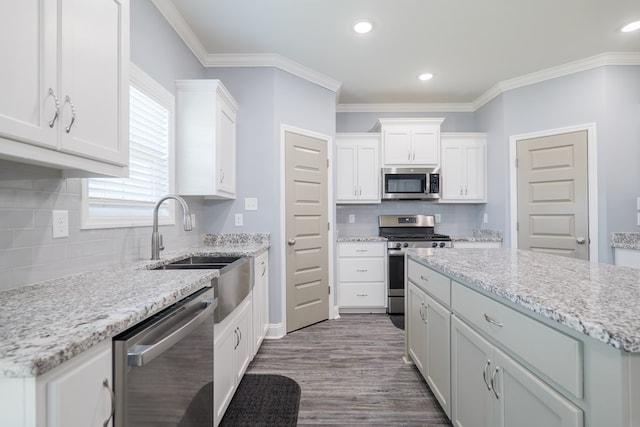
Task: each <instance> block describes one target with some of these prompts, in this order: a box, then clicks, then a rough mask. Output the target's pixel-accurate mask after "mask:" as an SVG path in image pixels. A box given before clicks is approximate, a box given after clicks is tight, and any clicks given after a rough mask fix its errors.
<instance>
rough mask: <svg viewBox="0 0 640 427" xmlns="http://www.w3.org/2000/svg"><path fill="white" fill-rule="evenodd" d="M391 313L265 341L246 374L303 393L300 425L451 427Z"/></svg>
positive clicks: (325, 324) (339, 321) (318, 326)
mask: <svg viewBox="0 0 640 427" xmlns="http://www.w3.org/2000/svg"><path fill="white" fill-rule="evenodd" d="M403 355H404V331H402V330H400V329H397V328H396V327H395V326H393V324H392V323H391V321H390V320H389V316H387V315H385V314H347V315H342V317H341V318H340V319H337V320H327V321H325V322H321V323H318V324H315V325H312V326H309V327H307V328H305V329H301V330H299V331H295V332H292V333H290V334H288V335H287V336H286V337H284V338H282V339H280V340H265V341H264V343H263V344H262V347H261V348H260V351H259V352H258V354H257V355H256V357H255V358H254V360H253V362H252V363H251V365H250V366H249V369H248V370H247V373H254V374H279V375H285V376H287V377H289V378H292V379H294V380H295V381H297V382H298V384H299V385H300V387H301V389H302V394H301V396H300V411H299V414H298V425H322V426H329V425H330V426H339V425H343V426H352V425H367V426H450V425H451V424H450V423H449V421H448V419H447V416H446V415H445V414H444V412H443V411H442V409H441V408H440V406H439V404H438V402H437V400H436V399H435V397H434V396H433V394H432V393H431V390H429V388H428V387H427V385H426V383H425V382H424V380H423V379H422V377H421V376H420V373H419V372H418V370H417V369H416V368H415V366H413V365H408V364H405V363H404V362H403V359H402V357H403Z"/></svg>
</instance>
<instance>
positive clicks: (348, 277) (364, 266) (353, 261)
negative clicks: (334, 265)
mask: <svg viewBox="0 0 640 427" xmlns="http://www.w3.org/2000/svg"><path fill="white" fill-rule="evenodd" d="M339 262H340V266H339V268H340V273H339V279H338V281H339V282H383V281H384V262H383V260H381V259H378V258H361V259H360V258H349V259H340V261H339Z"/></svg>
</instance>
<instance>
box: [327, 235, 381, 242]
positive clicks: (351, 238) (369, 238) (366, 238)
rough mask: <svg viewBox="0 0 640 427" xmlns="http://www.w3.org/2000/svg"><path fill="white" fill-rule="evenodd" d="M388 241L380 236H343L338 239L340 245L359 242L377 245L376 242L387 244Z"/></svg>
mask: <svg viewBox="0 0 640 427" xmlns="http://www.w3.org/2000/svg"><path fill="white" fill-rule="evenodd" d="M386 241H387V239H385V238H384V237H380V236H343V237H338V239H337V242H338V243H358V242H365V243H375V242H386Z"/></svg>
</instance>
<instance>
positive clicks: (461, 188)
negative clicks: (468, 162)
mask: <svg viewBox="0 0 640 427" xmlns="http://www.w3.org/2000/svg"><path fill="white" fill-rule="evenodd" d="M460 195H461V196H462V185H461V186H460Z"/></svg>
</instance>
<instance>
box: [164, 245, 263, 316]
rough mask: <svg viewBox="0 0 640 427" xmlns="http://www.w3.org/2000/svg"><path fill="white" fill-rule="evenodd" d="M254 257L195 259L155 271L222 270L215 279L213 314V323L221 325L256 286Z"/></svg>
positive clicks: (181, 261)
mask: <svg viewBox="0 0 640 427" xmlns="http://www.w3.org/2000/svg"><path fill="white" fill-rule="evenodd" d="M250 260H251V258H249V257H233V256H193V257H189V258H185V259H181V260H179V261H174V262H172V263H169V264H166V265H163V266H161V267H158V268H155V270H195V269H198V270H205V269H212V270H219V273H220V275H219V276H218V277H216V278H214V279H213V280H212V286H213V288H214V293H215V295H216V298H218V306H217V307H216V309H215V311H214V312H213V321H214V323H220V322H222V321H223V320H224V318H225V317H227V316H228V315H229V313H231V312H232V311H233V310H234V309H235V308H236V307H237V306H238V305H240V303H242V301H244V299H245V298H246V296H247V295H249V292H251V288H252V287H253V280H252V277H253V275H252V274H251V262H250Z"/></svg>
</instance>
